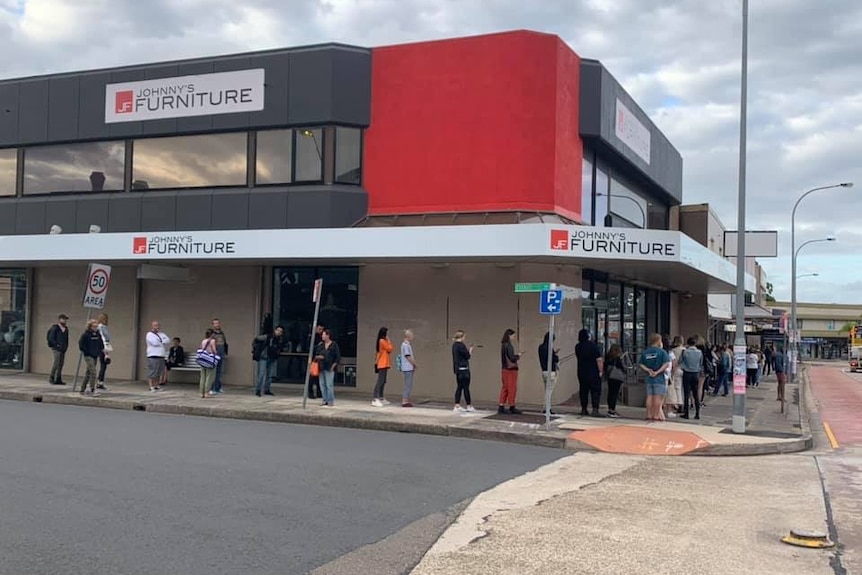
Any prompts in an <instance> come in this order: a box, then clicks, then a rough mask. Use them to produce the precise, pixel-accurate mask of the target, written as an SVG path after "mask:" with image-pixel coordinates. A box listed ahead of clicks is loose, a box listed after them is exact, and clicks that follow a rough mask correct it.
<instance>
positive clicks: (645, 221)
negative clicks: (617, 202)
mask: <svg viewBox="0 0 862 575" xmlns="http://www.w3.org/2000/svg"><path fill="white" fill-rule="evenodd" d="M596 197H597V198H601V197H608V198H611V199H613V198H623V199H625V200H629V201H630V202H632V203H633V204H634V205H636V206H637V207H638V209H639V210H640V211H641V217H642V218H643V228H644V229H646V227H647V220H646V211H645V210H644V207H643V206H642V205H641V204H640V202H639V201H637V200H636V199H634V198H633V197H631V196H619V195H617V194H606V193H605V192H597V193H596ZM605 219H606V220H610V219H611V214H608V215H607V216H605ZM605 227H607V228H609V227H611V226H610V224H609V223H608V222H607V221H605Z"/></svg>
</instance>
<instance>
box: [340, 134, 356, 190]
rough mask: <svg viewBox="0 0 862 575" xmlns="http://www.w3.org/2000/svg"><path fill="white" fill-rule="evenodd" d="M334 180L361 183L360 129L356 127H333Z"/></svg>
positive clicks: (344, 182) (341, 182)
mask: <svg viewBox="0 0 862 575" xmlns="http://www.w3.org/2000/svg"><path fill="white" fill-rule="evenodd" d="M335 181H336V182H337V183H339V184H355V185H357V186H358V185H360V184H361V183H362V130H360V129H358V128H342V127H338V128H336V129H335Z"/></svg>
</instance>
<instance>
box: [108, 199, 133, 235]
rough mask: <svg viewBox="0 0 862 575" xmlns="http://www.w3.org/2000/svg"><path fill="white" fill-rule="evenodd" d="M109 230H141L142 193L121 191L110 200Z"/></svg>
mask: <svg viewBox="0 0 862 575" xmlns="http://www.w3.org/2000/svg"><path fill="white" fill-rule="evenodd" d="M108 231H109V232H139V231H141V194H125V193H119V194H114V195H112V196H111V199H110V200H109V202H108Z"/></svg>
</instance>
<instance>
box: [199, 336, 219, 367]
mask: <svg viewBox="0 0 862 575" xmlns="http://www.w3.org/2000/svg"><path fill="white" fill-rule="evenodd" d="M211 341H212V338H210V339H208V340H207V343H206V345H204V347H202V348H201V349H199V350H198V351H197V353H195V363H197V364H198V365H199V366H201V367H202V368H204V369H212V368H214V367H216V366H217V365H218V364H219V362H220V361H221V357H219V356H218V355H216V354H214V353H213V352H211V351H210V350H208V349H207V348H208V347H209V343H210V342H211Z"/></svg>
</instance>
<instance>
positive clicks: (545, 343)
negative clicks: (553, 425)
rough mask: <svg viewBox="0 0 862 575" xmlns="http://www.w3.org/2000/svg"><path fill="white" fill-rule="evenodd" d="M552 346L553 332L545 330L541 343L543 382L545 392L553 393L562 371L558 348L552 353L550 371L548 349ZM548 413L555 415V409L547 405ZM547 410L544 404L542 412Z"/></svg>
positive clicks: (540, 355) (540, 358)
mask: <svg viewBox="0 0 862 575" xmlns="http://www.w3.org/2000/svg"><path fill="white" fill-rule="evenodd" d="M550 347H551V333H550V332H547V331H546V332H545V337H544V338H543V339H542V343H541V344H540V345H539V367H540V368H541V369H542V382H543V383H544V384H545V393H546V394H550V395H553V393H554V388H555V387H556V386H557V374H558V373H559V371H560V356H559V355H558V353H559V351H560V350H558V349H555V350H554V351H553V353H552V354H551V370H550V371H548V351H549V348H550ZM547 409H548V410H549V411H548V414H549V415H555V414H554V411H553V410H552V409H551V408H550V406H547ZM544 412H545V405H544V404H543V405H542V413H544Z"/></svg>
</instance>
